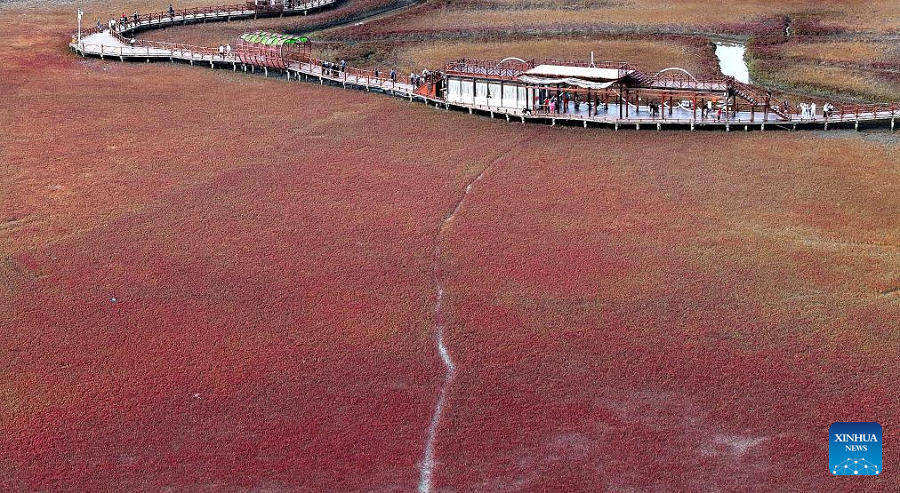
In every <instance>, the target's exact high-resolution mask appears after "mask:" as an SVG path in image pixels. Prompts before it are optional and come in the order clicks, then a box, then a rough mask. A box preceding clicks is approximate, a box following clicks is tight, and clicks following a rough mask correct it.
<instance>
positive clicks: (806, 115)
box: [781, 100, 834, 120]
mask: <svg viewBox="0 0 900 493" xmlns="http://www.w3.org/2000/svg"><path fill="white" fill-rule="evenodd" d="M781 108H782V109H783V110H784V112H785V113H788V114H797V115H799V116H800V120H815V119H816V115H817V114H818V109H819V108H818V106H817V105H816V103H815V102H812V103H799V104H797V107H796V108H794V107H792V106H791V104H790V102H788V101H787V100H785V101H784V103H782V105H781ZM833 114H834V105H833V104H831V103H825V104H823V105H822V116H824V117H825V119H826V120H827V119H829V118H831V116H832V115H833Z"/></svg>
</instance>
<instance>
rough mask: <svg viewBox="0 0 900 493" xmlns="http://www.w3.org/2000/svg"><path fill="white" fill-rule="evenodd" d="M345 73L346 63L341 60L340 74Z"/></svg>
mask: <svg viewBox="0 0 900 493" xmlns="http://www.w3.org/2000/svg"><path fill="white" fill-rule="evenodd" d="M346 71H347V61H346V60H341V72H346Z"/></svg>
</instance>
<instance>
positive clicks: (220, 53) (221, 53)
mask: <svg viewBox="0 0 900 493" xmlns="http://www.w3.org/2000/svg"><path fill="white" fill-rule="evenodd" d="M219 56H220V57H222V59H223V60H224V59H225V47H224V46H222V45H219Z"/></svg>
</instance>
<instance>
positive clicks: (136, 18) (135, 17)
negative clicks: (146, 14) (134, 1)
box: [134, 10, 138, 26]
mask: <svg viewBox="0 0 900 493" xmlns="http://www.w3.org/2000/svg"><path fill="white" fill-rule="evenodd" d="M137 23H138V13H137V10H135V11H134V25H135V26H137Z"/></svg>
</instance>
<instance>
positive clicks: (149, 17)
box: [81, 0, 337, 36]
mask: <svg viewBox="0 0 900 493" xmlns="http://www.w3.org/2000/svg"><path fill="white" fill-rule="evenodd" d="M336 2H337V0H310V1H306V2H299V1H298V2H293V5H285V6H283V7H281V6H279V7H277V8H271V7H270V8H262V7H260V8H257V6H256V5H253V4H247V3H242V4H231V5H215V6H211V7H193V8H183V9H173V10H172V11H168V10H165V11H162V12H152V13H149V14H136V15H135V14H132V15H126V16H125V17H119V18H116V19H114V20H115V22H116V24H115V28H114V29H113V31H115V32H118V33H129V32H131V31H134V30H137V29H146V28H155V27H165V26H170V25H173V24H177V23H187V22H196V21H203V20H206V19H221V18H224V19H229V18H231V17H250V16H256V15H281V14H297V13H305V12H306V11H308V10H314V9H318V8H320V7H324V6H327V5H332V4H334V3H336ZM108 27H109V26H108V25H103V26H101V27H100V29H98V28H96V27H92V28H87V29H82V30H81V35H82V36H88V35H90V34H94V33H97V32H101V31H105V30H107V28H108Z"/></svg>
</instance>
